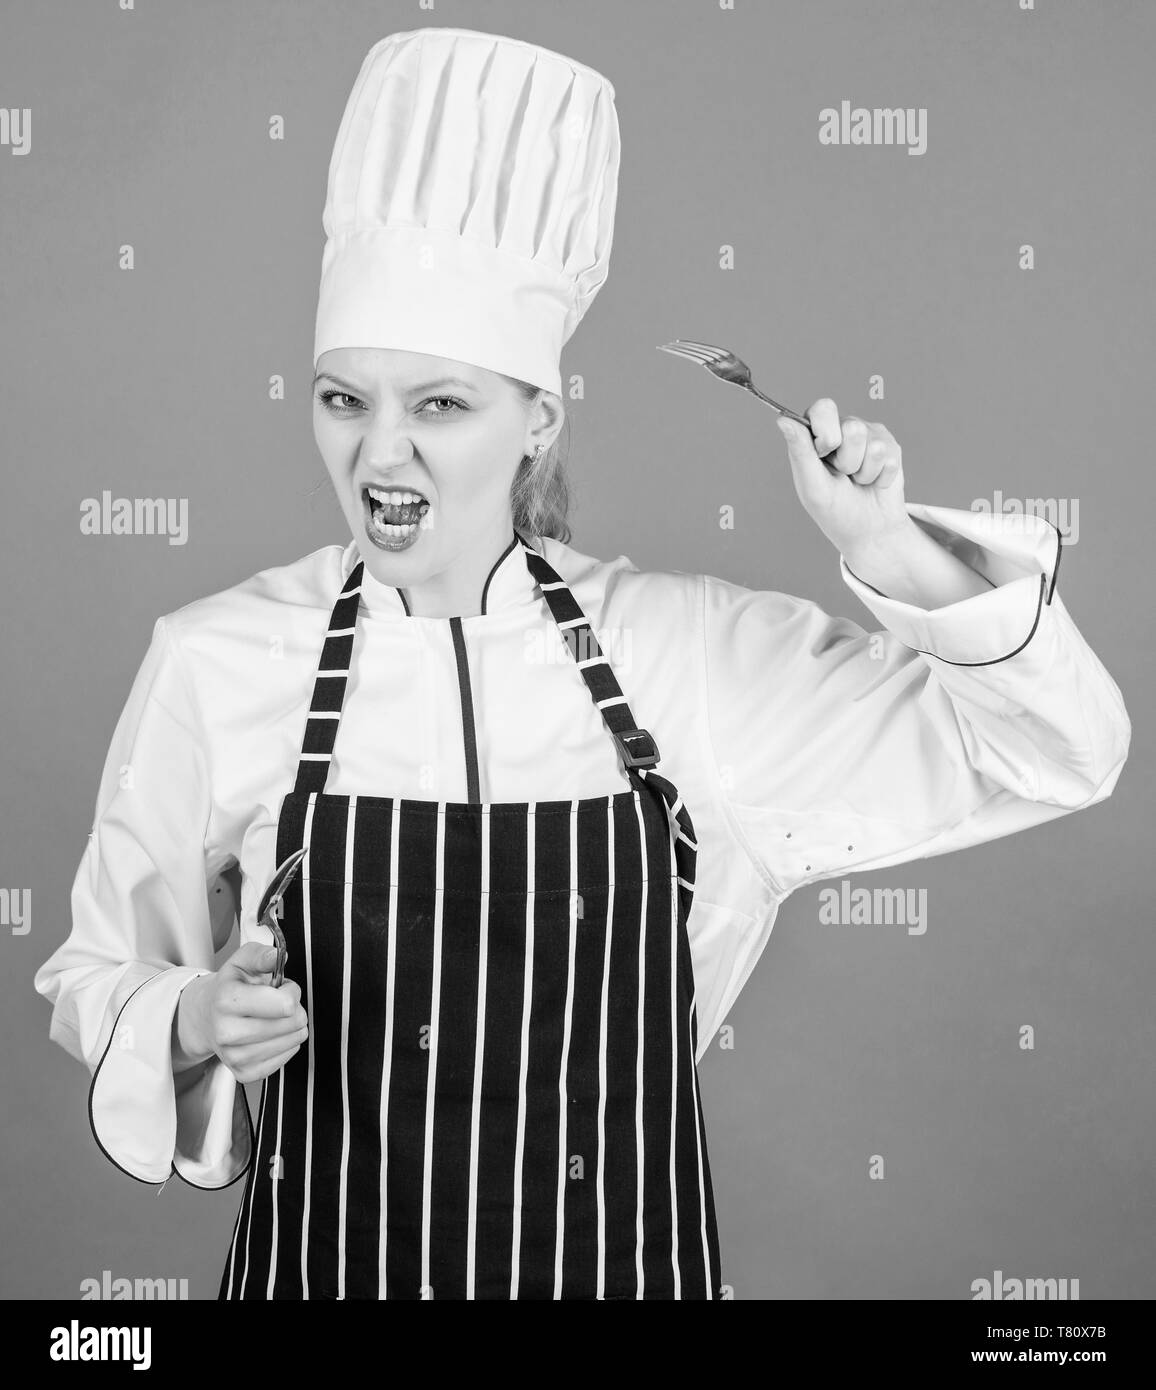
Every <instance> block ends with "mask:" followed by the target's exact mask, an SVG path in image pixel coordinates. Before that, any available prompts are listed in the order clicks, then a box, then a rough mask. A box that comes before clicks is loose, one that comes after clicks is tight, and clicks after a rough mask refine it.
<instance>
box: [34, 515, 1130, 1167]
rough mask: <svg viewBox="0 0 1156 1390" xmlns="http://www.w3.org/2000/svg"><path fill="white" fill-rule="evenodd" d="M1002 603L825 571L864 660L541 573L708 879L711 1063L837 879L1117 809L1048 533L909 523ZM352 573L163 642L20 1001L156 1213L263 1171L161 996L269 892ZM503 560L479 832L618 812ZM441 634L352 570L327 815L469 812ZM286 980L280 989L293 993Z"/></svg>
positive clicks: (557, 555) (721, 614)
mask: <svg viewBox="0 0 1156 1390" xmlns="http://www.w3.org/2000/svg"><path fill="white" fill-rule="evenodd" d="M906 506H907V510H908V513H909V514H910V515H911V517H912V518H913V519H914V520H915V521H916V522H917V523H918V524H919V525H921V526H922V527H923V528H924V529H925V530H927V531H928V533H929V534H930V535H931V536H932V537H933V538H934V539H936V540H938V541H939V542H940V543H942V544H945V545H947V546H948V548H950V549H951V550H953V551H954V552H955V553H956V554H958V555H959V556H960V558H962V559H964V560H965V561H966V562H967V563H969V564H970V565H971V566H972V567H973V568H974V569H976V570H977V571H979V573H981V574H982V575H984V577H985V578H987V579H988V581H989V583H991V584H992V586H993V587H992V588H991V589H990V591H988V592H985V593H982V594H978V595H975V596H974V597H971V598H966V599H963V600H962V601H960V602H957V603H952V604H948V605H946V606H944V607H940V608H936V609H931V610H927V609H923V608H920V607H918V606H916V605H914V604H908V603H903V602H900V601H898V600H896V599H892V598H888V597H886V596H884V595H883V594H881V593H879V592H878V591H877V590H875V589H874V588H872V587H871V586H870V585H868V584H865V583H863V582H861V581H860V580H859V579H858V578H856V576H855V575H853V574H852V572H851V571H850V569H849V568H848V566H847V564H846V561H845V560H844V559H843V557H842V556H840V557H839V568H840V573H841V575H842V577H843V580H844V582H845V583H846V584H847V586H848V587H849V588H850V589H851V591H852V592H853V593H854V594H856V595H857V596H858V597H859V598H860V599H861V600H862V601H863V603H864V604H865V605H866V607H867V608H868V609H869V610H870V611H871V612H872V613H873V614H874V615H875V616H876V617H877V618H878V619H879V621H880V623H882V624H883V631H881V632H877V633H875V634H872V633H869V632H867V631H865V630H864V629H863V628H861V627H860V626H858V625H857V624H856V623H854V622H852V621H851V620H850V619H848V618H841V617H832V616H829V615H828V614H827V613H825V612H824V611H823V610H822V609H821V608H819V607H818V606H817V605H816V604H815V603H812V602H810V601H809V600H806V599H801V598H796V597H794V596H792V595H790V594H786V593H780V592H761V591H754V590H750V589H746V588H743V587H741V586H740V585H737V584H732V583H728V582H727V581H725V580H722V579H718V578H715V577H712V576H708V575H701V574H686V573H682V572H677V571H671V572H640V571H639V570H638V569H637V568H636V567H635V566H634V565H633V564H632V563H631V561H630V560H629V559H628V558H627V557H626V556H623V555H620V556H619V557H618V558H617V559H616V560H610V561H603V560H597V559H593V558H591V557H590V556H588V555H584V554H582V553H581V552H579V551H578V550H576V549H574V548H573V547H571V546H568V545H564V544H562V543H561V542H560V541H557V540H552V539H544V538H539V539H538V540H537V541H536V542H535V546H536V548H537V549H539V551H540V552H541V553H542V554H543V555H544V556H545V558H546V559H547V560H548V561H549V562H550V564H551V565H553V566H554V568H555V569H556V570H557V571H558V572H559V574H560V575H561V576H562V578H563V579H564V580H565V581H566V583H567V584H568V585H569V586H570V588H571V590H572V592H573V594H574V596H575V598H576V599H577V601H578V603H579V604H580V605H581V607H582V609H583V611H584V612H585V614H586V616H587V619H588V620H589V622H590V624H591V626H592V628H593V629H594V632H595V635H596V637H597V638H598V640H599V642H600V645H601V646H602V648H603V650H604V651H605V652H606V654H607V656H608V657H609V659H610V661H611V664H612V666H613V667H614V669H615V672H616V674H617V676H618V679H619V683H620V684H621V686H622V688H623V691H624V693H625V695H626V696H627V699H628V701H629V705H630V708H631V710H632V711H633V714H634V717H635V721H636V723H637V724H638V725H639V727H642V728H645V729H648V730H649V731H650V732H651V733H652V734H653V736H654V738H655V739H656V741H657V744H658V748H659V752H660V757H661V760H660V763H659V765H658V771H659V772H660V773H661V774H662V775H663V776H665V777H667V778H669V779H670V780H672V781H673V782H674V783H675V785H676V786H677V787H678V789H679V791H680V792H681V794H682V796H683V798H684V800H685V802H686V804H687V807H688V808H689V810H690V813H691V816H692V818H693V821H694V826H695V830H696V832H697V837H698V842H699V851H698V865H697V882H696V885H695V892H694V905H693V908H692V911H691V914H690V919H689V923H688V932H689V937H690V944H691V952H692V958H693V962H694V979H695V998H696V1007H697V1015H698V1057H699V1058H701V1057H702V1055H703V1053H704V1052H705V1050H706V1048H707V1047H708V1045H709V1043H710V1041H711V1039H712V1037H713V1035H714V1034H715V1033H716V1031H717V1030H718V1028H719V1026H720V1024H721V1023H722V1022H723V1020H724V1019H725V1018H726V1015H727V1012H728V1010H729V1009H730V1007H731V1005H732V1004H733V1003H734V1001H735V999H736V997H737V996H738V993H739V991H740V990H741V989H742V987H743V985H744V983H745V982H746V980H747V978H748V976H749V975H750V973H751V971H752V969H753V968H754V966H755V963H756V962H757V960H758V959H759V956H760V954H761V953H762V951H763V948H764V946H765V945H766V943H767V939H768V937H769V935H770V932H771V928H772V926H773V925H774V922H775V917H776V914H777V912H778V907H779V904H780V903H781V902H782V901H783V900H784V899H785V898H786V897H787V896H788V894H790V893H791V892H792V891H793V890H795V889H796V888H798V887H800V886H801V885H803V884H808V883H813V882H815V881H817V880H820V879H825V878H829V877H833V876H840V875H846V874H850V873H856V872H864V871H866V870H870V869H878V868H882V867H884V866H887V865H892V864H899V863H902V862H904V861H907V860H911V859H915V858H925V857H928V856H930V855H936V854H945V853H947V852H949V851H952V850H958V849H962V848H964V847H965V846H967V845H973V844H978V843H981V842H982V841H985V840H993V839H996V838H998V837H1000V836H1003V835H1008V834H1011V833H1012V832H1014V831H1017V830H1021V829H1023V828H1025V827H1027V826H1031V825H1037V824H1040V823H1042V822H1044V821H1048V820H1051V819H1053V818H1054V817H1057V816H1062V815H1064V814H1066V813H1068V812H1070V811H1074V810H1077V809H1079V808H1081V807H1084V806H1090V805H1092V804H1094V803H1095V802H1097V801H1100V800H1102V799H1104V798H1105V797H1107V796H1108V795H1109V794H1110V793H1111V791H1112V789H1113V788H1114V786H1115V783H1116V780H1117V778H1118V776H1119V774H1120V770H1121V768H1122V766H1123V763H1124V760H1125V758H1126V756H1127V752H1128V747H1129V743H1130V739H1131V723H1130V721H1129V718H1128V715H1127V712H1126V710H1125V707H1124V701H1123V698H1122V696H1121V694H1120V691H1119V688H1118V687H1117V686H1116V684H1115V682H1114V681H1113V680H1112V678H1111V676H1109V674H1108V673H1107V671H1106V670H1105V669H1104V667H1103V665H1102V664H1101V663H1100V661H1099V660H1098V659H1097V657H1096V656H1095V654H1094V653H1093V652H1092V651H1091V649H1090V648H1089V647H1088V645H1087V643H1086V642H1085V641H1084V639H1083V637H1082V636H1081V635H1080V633H1079V631H1078V630H1077V628H1076V626H1075V624H1074V623H1073V621H1072V619H1071V617H1070V616H1069V614H1068V612H1067V609H1066V608H1065V606H1064V603H1063V599H1062V598H1061V597H1060V595H1059V593H1057V592H1056V591H1055V578H1056V565H1057V563H1058V560H1059V555H1060V534H1059V532H1058V531H1057V530H1056V528H1055V527H1054V526H1053V525H1052V524H1051V523H1050V522H1048V521H1046V520H1044V519H1043V518H1040V517H1033V516H1027V517H1018V516H1017V517H1007V516H1001V515H998V514H988V513H977V512H970V511H962V510H955V509H951V508H944V507H932V506H925V505H922V504H919V503H914V502H908V503H907V504H906ZM358 559H359V555H358V552H357V550H356V547H355V545H354V543H353V542H352V541H351V542H350V543H349V544H348V545H346V546H344V547H342V546H339V545H329V546H325V547H323V548H321V549H320V550H316V551H314V552H313V553H312V554H311V555H307V556H305V557H304V558H302V559H299V560H297V561H295V562H294V563H292V564H288V565H283V566H276V567H274V568H271V569H266V570H262V571H261V572H260V573H258V574H256V575H254V576H253V577H252V578H250V579H247V580H245V581H244V582H243V583H240V584H237V585H234V586H233V587H232V588H229V589H226V590H224V591H223V592H221V593H217V594H214V595H212V596H210V597H208V598H202V599H199V600H197V601H195V602H193V603H190V604H188V605H186V606H185V607H184V608H181V609H179V610H178V611H176V612H174V613H170V614H168V615H166V616H164V617H162V618H160V619H158V621H157V623H156V626H155V628H154V629H153V636H152V643H151V645H150V647H149V649H148V652H147V653H146V655H145V658H144V662H143V665H142V666H141V668H140V671H139V673H138V675H137V677H136V680H135V683H134V684H133V687H132V691H131V693H130V695H129V698H128V703H127V704H126V706H125V708H124V712H123V713H122V715H121V717H120V720H119V722H118V724H117V726H116V730H115V733H114V735H113V739H112V744H111V747H110V749H109V752H108V758H107V761H106V764H105V768H104V774H103V777H102V780H101V785H100V791H99V795H98V798H97V804H96V817H95V822H94V825H93V830H92V833H91V836H90V839H89V843H88V847H87V849H86V850H85V852H84V856H83V859H82V860H81V864H80V868H79V871H78V873H77V875H76V880H75V883H74V885H73V890H72V931H71V935H70V936H69V937H68V939H67V940H66V941H65V942H64V944H63V945H62V946H60V948H59V949H58V950H57V951H56V952H55V954H54V955H53V956H52V957H51V958H50V959H49V960H48V961H47V962H46V963H45V964H44V965H43V966H42V967H41V968H40V970H39V971H38V972H37V975H36V988H37V989H38V990H39V991H40V993H41V994H43V995H45V996H46V997H47V998H48V999H50V1000H51V1001H52V1002H53V1005H54V1009H53V1015H52V1024H51V1036H52V1037H53V1039H54V1040H55V1041H57V1042H58V1043H60V1044H61V1045H62V1046H64V1047H65V1048H67V1049H68V1051H69V1052H71V1053H72V1054H73V1055H75V1056H76V1057H78V1058H81V1059H83V1060H84V1061H85V1062H86V1063H87V1064H88V1066H89V1068H90V1070H91V1071H92V1072H93V1081H92V1087H91V1092H90V1101H89V1108H90V1119H91V1123H92V1127H93V1131H94V1134H95V1136H96V1138H97V1141H98V1142H99V1143H100V1145H101V1147H102V1148H103V1149H104V1151H105V1152H106V1154H107V1155H108V1156H109V1157H110V1158H111V1159H112V1160H113V1161H114V1162H115V1163H116V1164H117V1165H118V1166H120V1167H121V1168H122V1169H124V1170H126V1171H127V1172H128V1173H130V1174H132V1175H133V1176H135V1177H137V1178H139V1179H141V1180H142V1181H146V1182H161V1181H163V1180H164V1179H166V1178H167V1177H168V1176H169V1175H170V1173H171V1172H172V1171H174V1170H175V1171H176V1172H177V1173H178V1174H179V1175H180V1176H181V1177H182V1178H184V1179H185V1180H186V1181H189V1182H191V1183H193V1184H195V1185H197V1186H201V1187H219V1186H224V1185H226V1184H227V1183H229V1182H231V1181H233V1180H234V1179H235V1178H236V1177H238V1176H239V1174H240V1173H241V1171H242V1170H243V1169H244V1167H245V1165H246V1164H247V1162H248V1159H249V1153H250V1119H249V1112H248V1105H247V1102H246V1099H245V1096H244V1091H243V1088H242V1087H241V1086H239V1085H238V1083H237V1082H236V1080H235V1078H234V1077H233V1075H232V1073H231V1072H229V1070H228V1069H227V1068H226V1067H225V1066H224V1065H223V1063H221V1062H220V1061H219V1059H217V1058H212V1059H210V1060H209V1061H208V1062H206V1063H204V1064H201V1065H199V1066H196V1067H194V1068H192V1069H191V1070H189V1071H185V1072H180V1073H178V1074H177V1076H176V1077H175V1078H174V1075H173V1070H172V1058H171V1050H170V1049H171V1039H172V1028H173V1021H174V1015H175V1010H176V1006H177V1000H178V995H179V993H180V991H181V989H183V988H184V986H185V985H186V984H187V983H188V982H189V981H190V980H191V979H193V978H195V977H196V976H198V975H201V974H205V973H207V972H208V971H210V970H211V969H212V968H213V964H214V953H215V952H217V951H219V950H220V949H221V948H222V947H223V946H224V945H225V944H226V942H227V940H228V938H229V935H230V932H231V930H232V927H233V925H234V920H235V919H236V918H237V916H238V897H237V884H238V882H239V890H240V891H239V921H240V932H241V940H242V941H248V940H260V941H262V942H268V941H269V939H270V938H269V934H268V932H267V931H266V930H265V929H264V928H261V927H258V926H257V925H256V922H255V916H256V910H257V904H258V899H259V897H260V894H261V892H262V890H263V888H264V886H265V884H266V883H267V882H268V880H269V878H270V876H271V874H272V872H273V869H274V867H275V862H274V860H275V852H276V829H277V816H278V811H279V808H280V803H281V798H282V797H283V796H284V795H285V793H286V792H287V791H289V790H290V789H291V787H292V785H293V782H294V778H295V775H296V771H297V763H298V754H299V751H300V748H301V741H302V733H303V729H304V722H305V713H306V710H307V708H308V705H309V701H310V698H311V694H312V690H313V683H314V677H315V674H316V670H317V663H318V659H319V656H320V653H321V647H322V643H323V640H324V637H325V633H326V629H327V626H328V623H329V619H330V615H331V612H332V608H333V604H334V602H335V600H336V598H337V595H338V593H339V591H340V589H341V587H342V585H343V584H344V582H345V580H346V579H347V577H348V575H349V573H350V571H351V569H352V568H353V566H354V565H355V564H356V563H357V560H358ZM534 589H535V585H534V580H533V578H532V577H531V575H530V573H529V571H528V569H527V566H526V562H525V558H524V555H523V551H522V548H521V546H520V545H514V546H513V547H512V549H510V550H509V551H508V552H507V553H506V554H505V555H504V556H503V557H502V558H501V559H500V561H499V562H498V563H497V564H496V565H495V567H494V569H493V570H492V571H491V574H490V577H489V581H488V584H487V587H486V590H485V595H484V604H483V611H482V612H481V613H479V614H477V615H476V616H472V617H465V618H462V619H461V620H460V621H461V628H462V632H463V634H464V640H465V648H466V656H467V662H468V676H469V688H470V690H471V691H472V701H473V710H474V720H475V728H476V739H477V755H478V770H479V774H480V783H481V785H480V796H481V799H482V800H483V801H512V802H524V801H534V800H563V799H569V798H581V797H593V796H603V795H609V794H611V793H613V792H620V791H623V790H625V789H626V788H627V781H626V778H625V775H624V773H622V772H621V771H620V769H619V766H618V756H617V751H616V749H615V746H614V744H613V742H612V740H611V738H610V736H609V734H608V732H607V730H606V728H605V725H604V724H603V722H602V718H601V716H600V715H599V713H598V711H597V709H596V708H595V706H594V704H593V701H592V700H591V698H590V695H589V693H588V691H587V689H586V686H585V685H584V683H583V681H582V677H581V674H580V673H579V671H578V670H577V668H576V666H575V664H574V659H573V657H572V656H571V654H570V652H569V651H568V649H567V648H566V646H565V645H564V643H563V641H562V639H561V637H560V635H559V633H558V630H557V628H556V626H555V624H554V621H553V619H552V618H551V616H550V613H549V611H548V609H547V607H546V604H545V601H544V600H543V599H542V598H540V597H536V596H535V592H534ZM461 701H462V694H461V686H460V684H459V671H458V666H457V661H456V657H455V650H454V643H453V638H452V634H451V627H450V621H449V619H446V618H430V617H413V616H410V615H409V614H408V612H407V611H406V607H405V604H404V603H403V600H402V596H401V593H400V592H399V590H397V589H395V588H391V587H389V586H387V585H383V584H381V583H380V582H378V581H377V580H375V579H374V577H373V576H372V575H371V574H370V573H369V571H368V569H366V570H365V571H364V573H363V578H362V594H361V600H360V616H359V618H358V624H357V634H356V636H355V639H354V648H353V661H352V669H351V675H350V679H349V685H348V688H347V691H346V696H345V704H344V710H343V714H342V717H341V721H340V725H339V729H338V733H337V741H336V746H335V749H334V760H333V763H332V765H331V768H330V772H329V781H328V783H327V785H326V791H327V792H329V793H334V794H359V795H379V796H394V797H412V798H417V799H422V800H434V801H437V800H441V801H465V800H467V791H466V744H465V739H464V735H463V711H462V703H461ZM289 973H290V976H292V961H290V963H289Z"/></svg>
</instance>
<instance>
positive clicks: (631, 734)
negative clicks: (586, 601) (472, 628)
mask: <svg viewBox="0 0 1156 1390" xmlns="http://www.w3.org/2000/svg"><path fill="white" fill-rule="evenodd" d="M514 534H515V536H516V537H517V539H518V541H519V542H520V543H521V545H522V549H523V551H524V553H525V560H526V566H527V568H528V569H529V571H530V574H531V576H532V577H533V579H534V580H535V582H536V583H537V585H538V587H539V588H540V589H541V591H542V597H543V598H544V599H545V600H546V606H547V607H548V608H549V610H550V615H551V617H553V619H554V622H555V623H556V624H557V627H558V631H559V632H560V633H561V634H562V639H563V641H564V642H565V643H566V646H567V647H568V648H569V650H570V654H571V656H572V657H573V658H574V662H575V664H576V666H577V667H578V672H579V674H580V675H581V677H582V679H583V680H584V681H585V682H586V688H587V690H588V691H589V692H590V698H591V699H592V700H593V701H594V706H595V708H596V709H597V710H598V713H599V714H600V715H601V716H602V722H603V723H604V724H605V725H606V729H607V732H608V733H609V734H610V737H611V738H612V739H613V740H614V743H615V746H616V747H617V749H618V752H619V756H620V757H621V759H622V765H623V768H624V770H625V771H626V775H627V777H628V778H629V780H630V782H631V784H632V785H633V786H635V787H636V788H637V786H638V785H639V779H640V770H642V769H647V768H653V767H656V766H657V765H658V757H659V754H658V745H657V744H656V743H655V741H654V739H653V737H652V736H651V734H650V733H649V732H648V731H647V730H646V729H640V728H638V727H637V725H636V724H635V722H634V716H633V715H632V714H631V712H630V706H629V704H628V703H627V701H626V696H625V695H624V694H623V693H622V687H621V686H620V685H619V684H618V680H617V678H616V677H615V675H614V671H613V668H612V667H611V665H610V662H609V661H608V660H607V659H606V657H605V656H604V655H603V652H602V648H601V647H600V646H599V645H598V642H597V639H596V638H595V636H594V631H593V629H592V628H591V627H590V624H589V623H588V622H587V621H586V615H585V613H583V611H582V609H581V608H580V607H579V606H578V603H577V601H576V600H575V598H574V595H573V594H572V593H571V592H570V589H569V587H568V586H567V584H566V583H565V581H564V580H563V579H562V577H561V575H559V574H558V572H557V570H555V569H554V567H553V566H552V565H551V564H550V563H549V562H548V561H547V560H546V559H545V557H544V556H542V555H539V554H538V552H537V551H536V550H535V549H534V548H533V547H532V546H531V545H530V544H529V542H528V541H527V540H526V538H525V537H524V536H523V535H522V534H521V533H520V532H518V531H515V533H514ZM364 569H365V561H364V560H359V561H358V562H357V564H356V565H355V566H354V567H353V570H352V571H351V573H350V575H349V578H348V579H347V580H346V581H345V585H344V587H343V588H342V590H341V593H340V594H339V595H338V598H337V601H336V603H334V605H333V612H332V615H331V616H330V619H329V630H328V632H327V633H326V636H325V643H324V645H323V646H322V649H321V657H320V660H319V661H318V664H317V676H316V679H315V681H314V683H313V699H312V701H311V702H310V705H309V713H308V716H307V718H306V721H305V734H304V737H303V739H302V743H301V755H300V758H299V760H298V765H297V780H296V782H295V783H294V787H293V790H294V791H295V792H323V791H324V790H325V782H326V779H327V777H328V774H329V764H330V762H331V760H332V758H333V748H334V744H335V743H336V740H337V725H338V723H339V722H340V718H341V709H342V705H343V703H344V700H345V687H346V685H347V683H348V680H349V667H350V661H351V660H352V656H353V637H354V632H355V629H356V625H357V615H358V609H359V606H360V600H361V577H362V574H363V572H364ZM653 780H654V781H655V782H662V781H663V780H664V779H662V778H659V777H655V778H654V779H653Z"/></svg>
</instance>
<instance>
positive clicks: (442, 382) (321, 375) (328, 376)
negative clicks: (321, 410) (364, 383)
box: [313, 372, 478, 396]
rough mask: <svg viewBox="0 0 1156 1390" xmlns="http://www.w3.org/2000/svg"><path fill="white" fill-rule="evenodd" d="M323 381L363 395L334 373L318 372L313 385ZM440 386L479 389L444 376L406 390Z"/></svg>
mask: <svg viewBox="0 0 1156 1390" xmlns="http://www.w3.org/2000/svg"><path fill="white" fill-rule="evenodd" d="M321 380H325V381H332V382H335V383H336V384H337V385H338V386H342V387H345V388H346V390H348V391H350V392H352V394H353V395H355V396H358V395H361V394H362V392H361V388H360V387H359V386H355V385H354V384H353V383H352V382H349V381H345V380H343V379H342V378H341V377H339V376H334V375H333V373H332V372H318V373H317V375H316V376H315V377H314V378H313V385H314V386H316V385H317V383H318V382H319V381H321ZM438 386H456V387H458V388H459V389H460V390H464V391H477V389H478V388H477V387H476V386H475V385H474V384H473V382H470V381H465V380H463V379H462V378H461V377H460V376H442V377H438V378H437V380H436V381H423V382H418V383H417V384H415V385H413V386H407V387H406V388H405V389H406V391H407V393H411V394H412V393H413V392H415V391H432V390H434V389H435V387H438Z"/></svg>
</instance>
